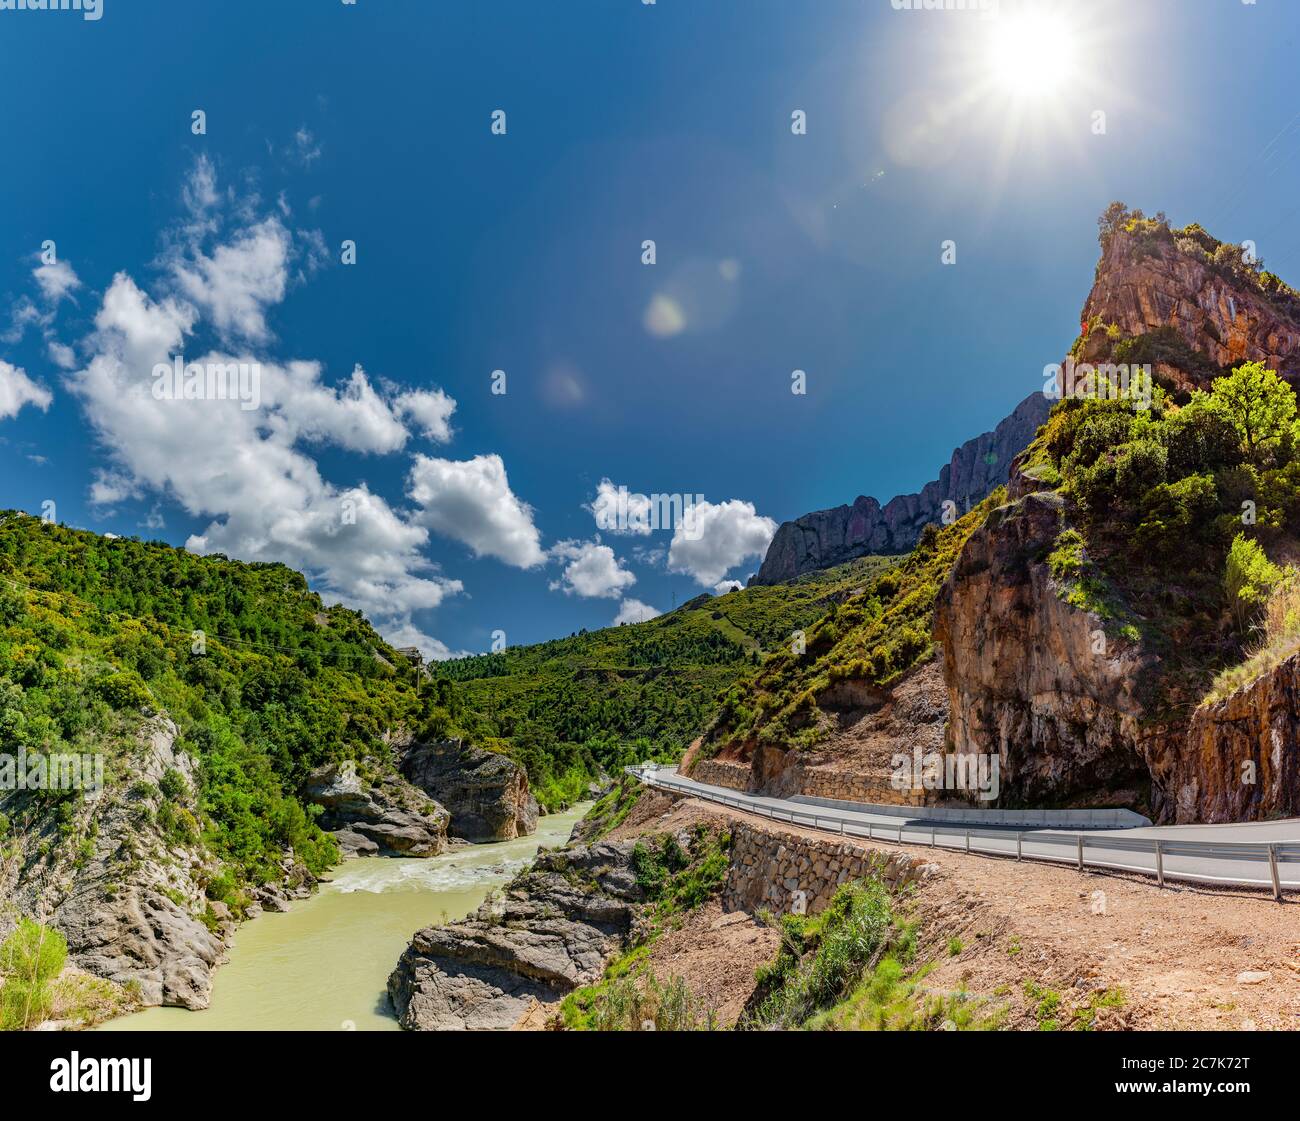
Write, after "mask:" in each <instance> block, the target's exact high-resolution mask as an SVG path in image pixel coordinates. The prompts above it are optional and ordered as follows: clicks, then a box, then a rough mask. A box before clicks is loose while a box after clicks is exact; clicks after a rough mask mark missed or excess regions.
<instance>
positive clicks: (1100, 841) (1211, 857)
mask: <svg viewBox="0 0 1300 1121" xmlns="http://www.w3.org/2000/svg"><path fill="white" fill-rule="evenodd" d="M641 777H642V779H643V781H645V782H648V783H650V784H651V785H654V786H660V787H663V788H665V789H670V790H676V791H679V792H681V793H684V794H692V795H694V796H696V797H699V798H704V799H707V800H709V801H713V802H721V803H723V804H725V805H730V806H733V807H735V808H737V809H744V810H747V811H750V812H753V813H758V814H762V815H763V816H765V817H770V818H774V819H775V820H778V821H788V822H790V823H791V824H795V825H800V826H808V827H811V828H814V829H821V830H824V831H826V832H831V833H837V834H838V833H843V834H845V835H848V836H856V837H871V838H874V839H880V840H886V841H890V840H893V841H901V842H903V843H905V844H924V845H929V844H934V845H936V846H937V847H939V848H952V849H962V850H964V849H966V848H967V846H968V845H969V847H970V851H971V852H973V853H978V854H980V855H988V856H1005V857H1011V858H1013V859H1014V858H1015V857H1016V855H1017V852H1019V855H1020V856H1021V857H1022V858H1023V859H1028V860H1050V861H1058V862H1060V863H1064V864H1077V863H1078V860H1079V845H1080V839H1082V842H1083V859H1084V863H1085V865H1088V866H1092V867H1096V868H1112V869H1122V870H1125V871H1131V872H1139V873H1143V874H1146V875H1151V876H1157V875H1158V874H1159V869H1160V868H1163V875H1164V877H1165V878H1166V879H1179V880H1194V881H1200V882H1207V883H1224V884H1239V885H1248V886H1253V887H1267V888H1274V887H1275V886H1276V887H1277V888H1300V818H1289V819H1287V820H1284V821H1260V822H1244V823H1241V824H1237V825H1161V826H1154V825H1153V826H1143V827H1137V828H1132V829H1087V830H1082V829H1069V828H1059V829H1057V828H1042V827H1034V828H1014V827H1008V826H996V827H988V826H982V825H979V824H978V823H975V824H969V825H968V824H966V823H960V824H954V823H952V822H935V821H928V820H926V818H925V817H924V814H925V808H924V807H915V813H916V815H917V816H915V817H900V816H898V813H897V810H898V807H887V808H886V807H874V808H873V807H872V806H870V805H868V804H866V803H863V805H862V808H861V809H860V810H857V809H853V810H850V809H845V808H843V806H842V805H840V806H836V807H833V808H832V807H830V806H828V805H826V804H824V803H822V804H818V803H817V802H815V801H814V800H812V799H805V798H765V797H760V796H758V795H754V794H743V793H741V792H739V791H736V790H728V789H726V788H724V787H720V786H710V785H708V784H706V783H701V782H696V781H695V780H693V779H689V778H685V777H683V776H681V775H679V774H677V772H676V771H675V770H671V769H660V770H658V771H655V772H646V773H643V774H642V775H641ZM890 811H893V812H890ZM974 812H978V811H974ZM1157 841H1158V842H1159V850H1160V851H1159V854H1157ZM1270 849H1271V850H1272V853H1273V856H1274V857H1275V859H1276V870H1277V878H1276V881H1275V880H1274V876H1273V866H1271V865H1270V861H1269V854H1270Z"/></svg>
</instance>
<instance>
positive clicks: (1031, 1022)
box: [611, 791, 1300, 1030]
mask: <svg viewBox="0 0 1300 1121" xmlns="http://www.w3.org/2000/svg"><path fill="white" fill-rule="evenodd" d="M728 818H729V819H733V820H736V819H740V820H745V821H747V822H749V823H751V824H752V825H754V826H755V827H757V828H766V829H771V828H773V826H772V823H770V822H767V821H766V820H765V819H762V818H757V817H753V816H751V815H748V814H738V813H735V812H734V811H729V810H724V809H723V808H722V807H718V806H713V805H711V804H709V803H706V802H702V801H698V800H696V799H689V798H688V799H674V798H672V797H670V796H668V795H665V794H663V793H661V792H657V791H647V792H646V793H645V794H644V795H642V797H641V799H640V801H639V802H638V804H637V805H636V807H635V808H634V809H633V811H632V813H631V814H630V815H629V816H628V819H627V820H626V821H624V822H623V823H622V824H621V825H620V826H619V827H618V828H617V829H616V830H615V831H614V832H613V833H612V834H611V839H615V840H617V839H623V838H629V837H635V836H639V835H642V834H651V833H660V832H664V831H666V830H676V829H680V828H683V827H688V826H690V825H694V824H696V823H699V822H705V821H708V822H718V821H719V820H721V819H728ZM779 828H780V831H781V832H784V833H795V834H806V835H807V836H810V837H819V836H821V834H818V833H816V832H815V831H812V830H800V829H792V828H791V827H789V826H787V825H785V824H782V825H781V826H780V827H779ZM837 840H838V838H837ZM871 847H878V848H881V849H882V850H883V851H886V852H889V853H896V852H899V851H900V849H901V851H903V852H907V853H909V854H911V855H913V856H915V857H916V858H917V859H918V860H923V861H932V862H933V863H934V864H936V865H938V871H937V873H936V874H934V875H931V876H929V877H927V878H926V879H925V880H923V881H922V882H921V883H919V884H917V885H916V887H915V888H914V889H913V892H914V894H913V896H912V901H911V903H910V904H905V905H904V906H905V907H907V906H910V907H911V908H912V913H911V915H910V917H911V918H912V919H914V920H915V921H916V922H917V924H918V936H919V943H920V952H919V954H918V960H919V961H926V960H933V961H934V962H935V963H936V965H935V966H934V968H933V969H932V971H931V972H930V973H929V974H928V976H927V977H926V979H925V981H924V985H925V987H926V988H927V989H930V990H932V991H934V992H944V993H951V992H958V991H963V990H964V991H965V992H967V993H969V994H970V995H971V996H972V997H973V998H976V999H980V1000H982V1001H985V1002H987V1003H988V1005H989V1006H990V1007H1004V1008H1006V1010H1007V1011H1006V1019H1005V1026H1007V1027H1009V1028H1013V1029H1022V1030H1036V1029H1038V1028H1040V1027H1042V1026H1044V1025H1045V1024H1048V1025H1049V1026H1050V1025H1051V1024H1056V1025H1059V1026H1061V1027H1067V1026H1070V1025H1071V1024H1078V1023H1080V1022H1081V1019H1080V1018H1079V1017H1076V1013H1084V1012H1085V1010H1087V1009H1089V1008H1090V1007H1091V1008H1093V1009H1095V1011H1094V1012H1093V1013H1092V1014H1090V1015H1089V1016H1088V1019H1090V1021H1091V1023H1092V1026H1093V1027H1095V1028H1097V1029H1119V1030H1124V1029H1130V1030H1143V1029H1205V1030H1251V1029H1256V1028H1257V1029H1260V1030H1280V1029H1291V1028H1295V1027H1300V900H1297V899H1294V898H1293V899H1288V900H1287V901H1286V902H1284V903H1281V904H1278V903H1274V902H1273V901H1272V899H1271V898H1269V897H1268V896H1266V895H1262V894H1252V893H1248V892H1227V891H1216V890H1211V889H1204V888H1199V887H1193V886H1170V887H1168V888H1165V889H1164V890H1161V889H1159V888H1157V887H1156V886H1155V884H1154V883H1152V882H1151V881H1149V880H1146V879H1142V878H1138V877H1126V876H1119V875H1102V874H1098V873H1094V872H1088V873H1079V872H1077V871H1075V870H1072V869H1067V868H1063V867H1056V866H1053V865H1046V864H1035V863H1029V862H1026V863H1021V864H1017V863H1015V862H1013V861H1008V860H1000V859H989V858H986V857H978V856H966V855H964V854H962V853H954V852H946V851H940V852H938V853H935V852H933V851H932V850H930V849H929V848H928V847H925V846H910V845H904V846H895V845H881V844H879V843H876V844H875V845H874V846H871ZM775 948H776V940H775V934H774V932H772V931H771V930H770V929H767V928H764V927H763V926H761V924H759V923H758V922H757V921H755V920H752V919H747V918H739V917H733V916H726V915H723V914H722V912H721V908H720V907H719V906H718V905H717V904H712V905H710V906H709V907H707V908H704V909H702V910H701V911H700V912H699V913H698V914H697V915H695V916H693V917H692V920H691V922H690V923H688V924H686V925H685V926H684V927H683V928H682V929H680V930H678V931H674V932H672V934H670V935H668V936H666V937H664V938H663V939H661V940H660V942H659V943H658V944H657V945H656V947H655V952H654V954H653V955H652V958H651V960H652V962H653V963H654V969H655V972H656V974H657V975H658V976H660V977H667V976H670V975H674V974H676V975H680V976H683V977H685V978H686V980H687V983H688V985H690V986H691V988H692V990H693V991H698V992H699V993H700V995H701V997H703V998H705V1002H706V1005H707V1006H712V1007H715V1008H717V1009H718V1010H719V1012H720V1013H725V1014H723V1015H720V1017H719V1018H720V1020H721V1021H722V1022H723V1023H729V1022H731V1021H732V1020H734V1015H735V1013H736V1012H737V1011H738V1010H739V1008H740V1007H741V1006H742V1005H743V1004H744V1001H745V1000H746V999H747V998H748V996H749V994H750V993H751V992H752V990H753V987H754V981H753V967H754V966H755V965H757V964H760V963H762V962H765V961H767V960H770V958H771V955H772V954H773V953H774V952H775ZM1115 994H1118V995H1115Z"/></svg>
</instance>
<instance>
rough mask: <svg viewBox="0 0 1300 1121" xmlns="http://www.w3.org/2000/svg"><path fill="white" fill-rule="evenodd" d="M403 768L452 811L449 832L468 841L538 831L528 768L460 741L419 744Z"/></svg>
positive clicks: (502, 838) (404, 759) (406, 756)
mask: <svg viewBox="0 0 1300 1121" xmlns="http://www.w3.org/2000/svg"><path fill="white" fill-rule="evenodd" d="M401 771H402V774H403V776H405V778H407V779H408V780H409V781H410V782H411V783H413V784H414V785H415V786H417V787H419V788H420V789H421V790H422V791H424V792H425V793H426V794H427V795H429V797H431V798H433V799H435V800H436V801H437V802H438V803H440V804H441V805H442V806H445V807H446V809H447V811H448V812H449V813H450V814H451V820H450V823H449V825H448V831H449V832H450V833H451V834H452V836H455V837H463V838H465V839H466V840H470V841H508V840H510V839H511V838H513V837H525V836H527V835H528V834H530V833H533V832H536V830H537V816H538V812H539V810H538V805H537V799H536V798H534V797H533V795H532V792H531V791H530V789H529V786H528V775H527V774H525V772H524V769H523V768H522V767H521V766H519V764H518V763H515V762H514V761H513V760H511V759H508V758H506V757H505V756H504V755H497V754H495V753H494V752H491V751H484V750H483V749H482V748H477V747H471V746H470V745H469V744H467V743H464V742H463V741H461V740H443V741H441V742H437V743H417V744H412V745H411V746H410V747H409V748H407V750H406V752H405V754H404V755H403V756H402V761H401Z"/></svg>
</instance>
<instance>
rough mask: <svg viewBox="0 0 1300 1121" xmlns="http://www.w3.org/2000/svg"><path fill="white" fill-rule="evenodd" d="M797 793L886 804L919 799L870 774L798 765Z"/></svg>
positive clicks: (911, 802)
mask: <svg viewBox="0 0 1300 1121" xmlns="http://www.w3.org/2000/svg"><path fill="white" fill-rule="evenodd" d="M799 793H800V794H804V795H806V796H807V797H809V798H835V799H839V800H840V801H842V802H876V803H878V804H881V805H886V806H907V805H915V804H917V803H918V802H920V801H921V799H920V798H919V797H917V796H914V795H913V794H912V793H911V792H910V791H907V790H895V789H894V788H893V787H892V786H890V784H889V782H888V781H882V780H881V779H878V778H875V777H873V776H871V775H864V774H859V773H857V772H855V771H828V770H822V769H820V768H803V769H801V774H800V775H799ZM921 793H924V792H921Z"/></svg>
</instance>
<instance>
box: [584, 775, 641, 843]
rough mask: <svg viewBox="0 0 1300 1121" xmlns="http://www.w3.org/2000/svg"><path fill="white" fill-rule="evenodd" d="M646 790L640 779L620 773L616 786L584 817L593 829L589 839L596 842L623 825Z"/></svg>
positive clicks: (585, 822) (588, 825)
mask: <svg viewBox="0 0 1300 1121" xmlns="http://www.w3.org/2000/svg"><path fill="white" fill-rule="evenodd" d="M646 790H647V787H646V786H645V785H643V784H642V783H641V782H640V781H639V780H638V779H635V778H633V777H632V776H631V775H626V774H625V775H620V776H619V778H618V781H617V782H616V783H615V784H614V788H613V789H612V790H610V791H609V792H608V793H607V794H605V795H604V796H602V797H601V798H600V800H599V801H597V802H596V803H595V804H594V805H593V806H592V807H591V809H589V810H588V811H587V813H586V816H585V817H584V818H583V819H582V820H583V822H584V824H586V825H587V827H588V828H590V830H591V832H590V833H589V834H588V837H587V839H588V841H589V842H590V843H593V844H594V843H595V842H596V841H599V840H601V839H602V838H603V837H607V836H609V834H610V833H612V832H613V831H614V830H615V829H617V828H618V827H619V826H620V825H622V824H623V822H624V821H626V820H627V816H628V814H630V813H631V812H632V808H633V807H634V806H635V805H636V804H637V802H639V801H640V800H641V795H642V794H644V793H645V791H646Z"/></svg>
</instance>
